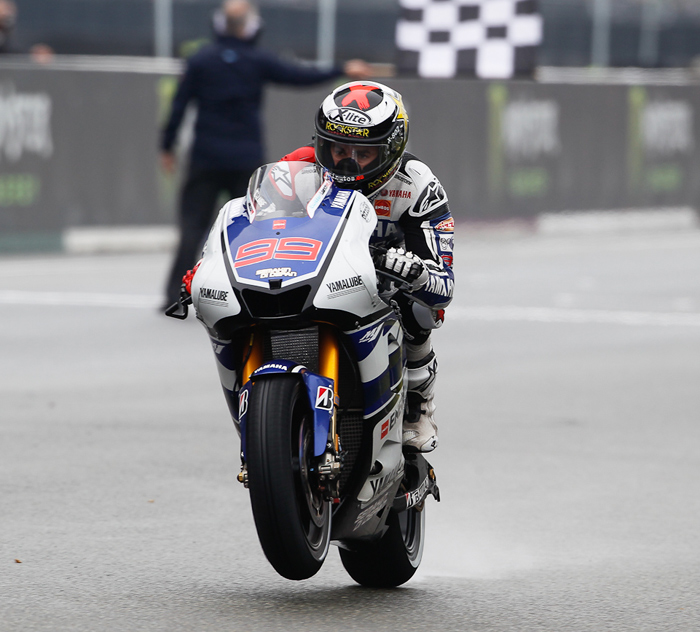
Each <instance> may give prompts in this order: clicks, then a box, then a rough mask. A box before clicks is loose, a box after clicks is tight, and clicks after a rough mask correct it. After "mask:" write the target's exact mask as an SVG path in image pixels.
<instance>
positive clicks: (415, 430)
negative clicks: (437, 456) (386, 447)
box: [403, 391, 438, 452]
mask: <svg viewBox="0 0 700 632" xmlns="http://www.w3.org/2000/svg"><path fill="white" fill-rule="evenodd" d="M434 412H435V404H434V403H433V394H432V393H431V394H430V397H429V398H428V399H424V398H423V397H422V396H421V395H420V393H416V392H412V391H409V393H408V411H407V412H406V415H405V417H404V420H403V446H404V448H406V449H408V450H415V451H416V452H432V451H433V450H434V449H435V448H437V446H438V430H437V424H436V423H435V420H434V419H433V413H434Z"/></svg>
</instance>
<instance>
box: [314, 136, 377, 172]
mask: <svg viewBox="0 0 700 632" xmlns="http://www.w3.org/2000/svg"><path fill="white" fill-rule="evenodd" d="M386 153H387V147H386V145H364V144H363V145H352V144H346V143H341V142H338V141H335V140H328V139H326V138H322V137H317V138H316V157H317V160H319V162H320V163H321V164H322V165H323V166H324V167H326V168H327V169H328V170H330V171H331V173H333V174H335V175H339V176H351V177H352V176H358V175H361V174H366V173H370V172H371V171H373V170H374V169H376V168H377V167H378V166H379V165H380V164H382V162H383V161H384V160H385V158H386Z"/></svg>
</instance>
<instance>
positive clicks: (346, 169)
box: [283, 81, 454, 452]
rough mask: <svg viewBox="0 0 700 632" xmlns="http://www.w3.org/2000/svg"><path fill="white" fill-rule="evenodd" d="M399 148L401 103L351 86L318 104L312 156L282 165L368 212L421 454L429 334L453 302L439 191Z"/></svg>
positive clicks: (431, 435)
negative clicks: (349, 195) (305, 167)
mask: <svg viewBox="0 0 700 632" xmlns="http://www.w3.org/2000/svg"><path fill="white" fill-rule="evenodd" d="M407 141H408V115H407V114H406V110H405V108H404V105H403V100H402V97H401V95H400V94H399V93H398V92H396V91H395V90H393V89H391V88H389V87H388V86H385V85H383V84H381V83H376V82H370V81H353V82H350V83H346V84H344V85H342V86H340V87H338V88H336V89H335V90H334V91H333V92H332V93H331V94H330V95H328V96H327V97H326V98H325V100H324V101H323V103H322V104H321V106H320V108H319V109H318V112H317V113H316V119H315V137H314V144H313V146H307V147H301V148H299V149H297V150H296V151H294V152H292V153H290V154H288V155H287V156H285V157H284V158H283V160H306V161H308V162H313V161H316V162H317V163H318V164H319V165H321V166H322V167H324V168H325V169H327V170H328V171H329V173H330V176H331V177H332V178H333V180H334V181H335V182H336V184H337V185H338V186H339V187H340V188H345V189H357V190H359V191H361V192H362V193H364V194H365V195H366V196H367V197H368V198H369V200H370V202H372V204H373V206H374V209H375V212H376V213H377V220H378V221H377V228H376V230H375V233H374V235H373V237H372V240H371V242H372V244H373V245H375V246H379V247H380V248H379V249H378V250H377V251H376V252H377V253H379V254H378V255H377V256H376V257H375V265H376V266H377V268H378V270H384V271H386V272H389V273H391V274H392V275H393V276H394V277H396V278H397V281H392V282H391V283H388V284H387V283H384V286H383V287H382V288H381V294H382V295H383V296H385V297H386V298H389V297H390V300H392V301H395V303H396V304H397V306H398V307H399V309H400V313H401V319H402V322H403V325H404V329H405V330H406V334H407V335H406V337H407V339H408V342H407V356H408V358H407V359H408V364H407V368H408V396H407V399H408V411H407V415H406V416H405V419H404V425H403V444H404V446H405V447H407V448H409V449H411V450H416V451H420V452H430V451H432V450H434V449H435V448H436V447H437V444H438V430H437V425H436V423H435V420H434V417H433V415H434V412H435V404H434V401H433V400H434V388H435V378H436V375H437V368H438V364H437V358H436V357H435V353H434V351H433V348H432V344H431V340H430V334H431V331H432V330H433V329H435V328H437V327H440V326H441V325H442V322H443V319H444V309H445V307H447V305H448V304H449V302H450V301H451V300H452V292H453V289H454V276H453V272H452V261H453V259H452V257H453V245H454V243H453V240H454V220H453V218H452V215H451V213H450V209H449V206H448V204H447V196H446V194H445V191H444V189H443V187H442V185H441V184H440V182H439V181H438V179H437V178H436V177H435V176H434V175H433V173H432V171H431V170H430V168H429V167H428V166H427V165H426V164H425V163H423V162H421V161H420V160H419V159H418V158H416V157H415V156H414V155H413V154H411V153H408V152H407V151H406V143H407ZM398 279H400V281H399V280H398Z"/></svg>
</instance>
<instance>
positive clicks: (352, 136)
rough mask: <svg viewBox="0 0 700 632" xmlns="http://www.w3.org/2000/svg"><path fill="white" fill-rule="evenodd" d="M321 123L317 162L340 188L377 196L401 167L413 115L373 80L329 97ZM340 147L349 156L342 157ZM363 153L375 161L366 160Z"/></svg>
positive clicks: (342, 88) (349, 85)
mask: <svg viewBox="0 0 700 632" xmlns="http://www.w3.org/2000/svg"><path fill="white" fill-rule="evenodd" d="M315 123H316V136H315V140H314V142H315V149H316V162H318V163H319V164H320V165H321V166H322V167H325V168H326V169H328V171H329V172H330V175H331V178H333V180H335V183H336V184H337V185H338V186H339V187H340V188H343V189H358V190H360V191H362V192H363V193H364V194H365V195H372V194H373V193H375V192H376V191H378V190H379V189H381V188H382V187H383V186H384V185H385V184H386V183H387V182H388V181H389V180H390V179H391V177H392V176H393V175H394V174H395V173H396V170H397V169H398V168H399V164H400V162H401V157H402V156H403V153H404V151H405V150H406V142H407V141H408V115H407V114H406V110H405V108H404V106H403V100H402V99H401V95H400V94H399V93H398V92H396V91H395V90H392V89H391V88H389V87H387V86H385V85H382V84H381V83H375V82H373V81H352V82H350V83H346V84H344V85H342V86H340V87H338V88H336V89H335V90H333V92H332V93H331V94H329V95H328V96H327V97H326V98H325V100H324V101H323V103H322V104H321V107H320V108H319V110H318V113H317V114H316V121H315ZM338 147H342V148H343V149H344V151H343V152H342V153H339V152H338V151H337V150H338ZM360 153H362V155H364V156H369V157H371V158H372V159H371V161H369V162H367V161H366V160H365V161H363V160H360V159H359V158H358V155H359V154H360ZM375 154H376V155H375Z"/></svg>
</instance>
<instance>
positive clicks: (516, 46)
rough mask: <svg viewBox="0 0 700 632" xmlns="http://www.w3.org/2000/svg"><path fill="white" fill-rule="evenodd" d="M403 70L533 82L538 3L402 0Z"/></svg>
mask: <svg viewBox="0 0 700 632" xmlns="http://www.w3.org/2000/svg"><path fill="white" fill-rule="evenodd" d="M399 4H400V6H401V17H400V18H399V21H398V23H397V25H396V46H397V48H398V64H397V65H398V69H399V72H401V73H402V74H414V75H416V74H417V75H418V76H420V77H435V78H436V77H456V76H471V77H480V78H483V79H508V78H512V77H527V76H532V73H533V71H534V68H535V58H536V53H537V47H538V46H539V44H540V42H541V41H542V17H541V16H540V14H539V11H538V7H537V0H399Z"/></svg>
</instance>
